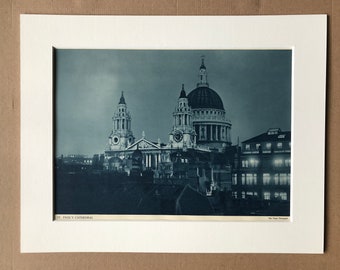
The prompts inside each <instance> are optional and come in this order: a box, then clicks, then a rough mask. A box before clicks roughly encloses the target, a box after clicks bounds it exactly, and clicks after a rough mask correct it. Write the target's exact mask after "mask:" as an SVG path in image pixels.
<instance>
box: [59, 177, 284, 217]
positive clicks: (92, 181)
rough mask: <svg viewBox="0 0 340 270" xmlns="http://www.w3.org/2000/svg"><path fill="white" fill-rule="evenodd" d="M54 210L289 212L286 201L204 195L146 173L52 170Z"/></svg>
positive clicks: (269, 213)
mask: <svg viewBox="0 0 340 270" xmlns="http://www.w3.org/2000/svg"><path fill="white" fill-rule="evenodd" d="M54 184H55V194H54V197H55V199H54V203H55V205H54V208H55V214H120V215H124V214H130V215H132V214H133V215H215V216H223V215H224V216H289V202H285V203H283V202H278V201H262V200H248V199H238V200H235V199H232V197H231V194H230V192H215V193H213V195H212V196H210V197H207V196H204V195H202V194H201V193H199V192H198V191H197V190H195V188H193V187H192V186H190V185H185V184H178V183H176V184H173V183H166V184H164V183H163V184H154V183H153V181H152V180H150V179H148V178H147V177H144V178H142V177H141V178H130V177H128V176H126V175H122V174H112V173H97V174H96V173H75V174H69V173H65V172H56V175H55V183H54Z"/></svg>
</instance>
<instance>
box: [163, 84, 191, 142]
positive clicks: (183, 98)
mask: <svg viewBox="0 0 340 270" xmlns="http://www.w3.org/2000/svg"><path fill="white" fill-rule="evenodd" d="M169 141H170V146H171V147H172V148H179V149H187V148H194V147H195V146H196V133H195V130H194V128H193V125H192V111H191V108H190V106H189V103H188V98H187V95H186V93H185V90H184V84H182V90H181V93H180V96H179V98H178V103H177V106H176V108H175V111H174V113H173V128H172V131H171V132H170V140H169Z"/></svg>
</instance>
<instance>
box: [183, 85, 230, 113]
mask: <svg viewBox="0 0 340 270" xmlns="http://www.w3.org/2000/svg"><path fill="white" fill-rule="evenodd" d="M188 100H189V105H190V106H191V108H192V109H198V108H208V109H218V110H224V107H223V102H222V100H221V98H220V96H219V95H218V94H217V93H216V92H215V91H214V90H212V89H211V88H209V87H207V86H200V87H197V88H196V89H194V90H192V91H191V92H190V93H189V94H188Z"/></svg>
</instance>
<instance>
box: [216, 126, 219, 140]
mask: <svg viewBox="0 0 340 270" xmlns="http://www.w3.org/2000/svg"><path fill="white" fill-rule="evenodd" d="M215 140H216V141H219V139H218V125H215Z"/></svg>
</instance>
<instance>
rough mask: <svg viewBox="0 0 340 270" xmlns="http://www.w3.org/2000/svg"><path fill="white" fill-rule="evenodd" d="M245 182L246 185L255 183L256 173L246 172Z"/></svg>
mask: <svg viewBox="0 0 340 270" xmlns="http://www.w3.org/2000/svg"><path fill="white" fill-rule="evenodd" d="M246 183H247V185H256V184H257V175H256V173H254V174H252V173H247V174H246Z"/></svg>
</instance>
